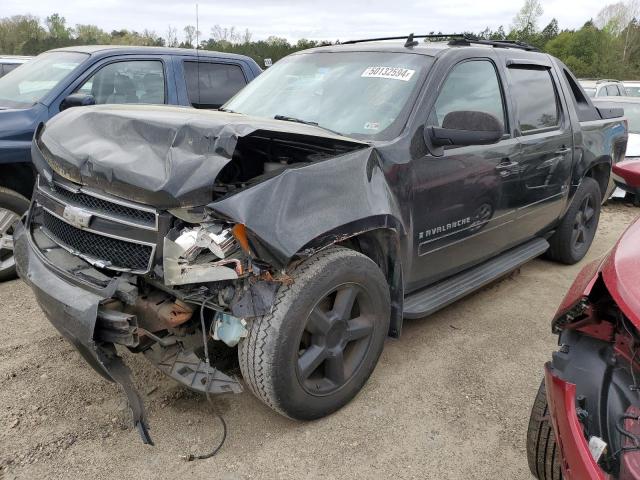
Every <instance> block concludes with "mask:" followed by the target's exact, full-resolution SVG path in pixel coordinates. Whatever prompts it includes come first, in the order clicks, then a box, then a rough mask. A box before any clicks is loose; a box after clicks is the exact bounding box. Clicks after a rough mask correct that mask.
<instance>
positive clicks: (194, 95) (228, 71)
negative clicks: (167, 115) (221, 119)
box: [176, 57, 249, 109]
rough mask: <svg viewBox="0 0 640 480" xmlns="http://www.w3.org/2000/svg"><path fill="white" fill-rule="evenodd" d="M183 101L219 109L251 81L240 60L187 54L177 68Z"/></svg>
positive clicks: (183, 103) (206, 107)
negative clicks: (238, 61) (189, 55)
mask: <svg viewBox="0 0 640 480" xmlns="http://www.w3.org/2000/svg"><path fill="white" fill-rule="evenodd" d="M176 75H177V76H179V77H181V78H179V79H178V78H176V81H177V83H178V84H179V85H181V86H182V88H179V90H178V96H179V97H180V103H181V104H182V105H191V106H192V107H195V108H203V109H217V108H220V107H221V106H222V105H223V104H224V103H226V102H227V100H229V99H230V98H231V97H232V96H234V95H235V94H236V93H238V92H239V91H240V90H241V89H242V88H244V86H245V85H246V84H247V83H249V78H248V77H247V74H246V72H245V71H244V69H243V68H242V65H240V64H239V63H234V62H232V61H226V60H224V59H220V60H218V59H215V58H210V57H199V58H198V57H184V58H182V59H181V62H180V65H179V67H178V68H177V69H176Z"/></svg>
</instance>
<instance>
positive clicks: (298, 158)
mask: <svg viewBox="0 0 640 480" xmlns="http://www.w3.org/2000/svg"><path fill="white" fill-rule="evenodd" d="M73 110H75V112H74V111H73ZM80 110H82V112H80ZM160 111H162V115H164V116H165V118H164V119H163V121H161V122H160V121H157V119H156V117H155V116H154V115H156V116H157V115H158V112H160ZM192 116H193V114H192V113H191V112H190V111H189V110H184V109H166V110H165V109H163V110H158V111H157V112H156V111H154V110H153V108H151V107H149V108H147V109H131V110H129V109H125V110H121V109H118V108H106V107H96V108H95V109H70V110H69V111H68V112H64V113H63V114H61V115H58V116H56V117H55V118H54V119H53V120H52V121H51V122H50V123H49V124H47V126H46V127H44V128H42V129H40V130H39V131H38V132H37V133H36V136H35V139H34V142H33V147H32V156H33V158H34V163H35V164H36V166H37V168H38V172H39V178H38V182H37V185H36V190H35V193H34V197H33V201H32V205H31V209H30V211H29V213H28V215H27V217H26V220H25V222H24V224H23V225H20V226H19V227H18V228H17V230H16V234H15V237H14V238H15V243H16V246H15V255H16V263H17V266H18V271H19V274H20V276H21V277H22V278H23V279H24V280H25V281H26V282H27V283H29V284H30V285H31V287H32V288H33V290H34V292H35V293H36V297H37V299H38V302H39V304H40V305H41V307H42V309H43V311H44V312H45V314H46V315H47V317H48V318H49V320H50V321H51V323H52V324H53V325H54V326H55V327H56V328H57V329H58V330H59V331H60V332H61V333H62V334H63V335H64V336H65V338H66V339H67V340H69V341H70V342H71V343H72V344H74V345H75V346H76V347H77V348H78V350H79V351H80V353H81V354H82V355H83V356H84V358H85V359H86V360H87V361H88V362H89V363H90V364H91V365H92V366H93V368H95V369H96V370H97V371H98V372H99V373H100V374H101V375H102V376H103V377H105V378H106V379H108V380H112V381H115V382H117V383H119V384H120V385H121V386H122V388H123V389H124V391H125V393H126V395H127V398H128V400H129V404H130V406H131V408H132V411H133V416H134V421H135V423H136V426H137V427H138V429H139V431H140V433H141V435H142V438H143V440H144V441H145V442H146V443H150V442H151V439H150V438H149V436H148V433H147V429H146V418H145V414H144V408H143V404H142V401H141V399H140V397H139V395H138V394H137V392H136V390H135V388H134V387H133V384H132V382H131V380H130V374H129V371H128V369H127V367H126V366H125V365H124V363H123V362H122V360H121V359H120V357H119V356H118V355H117V352H116V349H115V346H116V345H119V346H121V347H125V348H127V349H129V350H130V351H131V352H134V353H142V354H143V355H144V356H145V357H146V358H147V359H148V360H149V361H151V362H152V363H153V364H154V365H155V366H156V367H158V368H159V369H160V370H161V371H163V372H164V373H166V374H167V375H168V376H170V377H171V378H173V379H174V380H176V381H178V382H179V383H181V384H182V385H184V386H186V387H188V388H190V389H192V390H195V391H198V392H201V393H207V394H209V393H238V392H240V391H242V386H241V384H240V382H239V381H238V379H237V378H236V377H235V376H234V375H233V373H234V372H235V367H236V363H235V362H236V361H237V360H236V355H235V351H234V348H235V347H236V345H237V344H238V343H239V342H241V341H242V339H243V338H244V337H245V336H246V334H247V322H248V321H250V320H251V319H252V318H253V317H258V316H262V315H265V314H266V313H268V312H269V311H270V310H271V308H272V306H273V304H274V300H275V296H276V294H277V291H278V288H279V286H280V285H281V284H282V283H287V282H291V281H292V279H291V278H289V277H288V276H287V275H286V273H285V272H286V269H285V267H286V265H287V264H288V263H289V262H290V261H291V259H292V257H294V255H295V254H296V252H299V251H302V250H303V247H306V246H309V245H313V249H319V248H323V247H324V246H326V245H325V244H324V243H320V244H315V243H313V240H315V239H317V238H319V237H322V235H321V234H323V233H327V232H335V233H336V234H335V236H333V237H332V236H331V235H329V236H327V237H326V238H346V237H348V232H342V231H340V230H339V228H338V227H340V226H343V225H349V224H352V223H353V222H355V221H357V220H361V219H362V218H374V219H375V220H374V221H373V223H372V224H371V225H373V226H375V227H386V226H389V225H390V221H389V220H388V219H389V218H391V216H392V215H391V213H393V212H392V211H391V210H392V205H394V203H393V202H392V201H391V195H387V196H385V195H381V192H385V191H388V189H387V188H386V184H385V183H384V174H383V173H382V171H381V168H379V167H380V165H379V163H378V161H377V154H376V152H375V149H373V148H371V147H369V146H368V145H366V144H363V143H360V142H357V141H355V140H351V139H347V138H344V137H339V136H335V135H332V134H328V133H325V132H322V131H320V130H316V129H314V127H309V126H306V125H287V126H286V128H283V127H282V125H281V124H282V122H276V121H262V123H260V124H259V125H253V124H252V125H249V124H245V123H238V120H237V119H235V122H236V123H235V124H234V123H233V122H232V121H231V120H232V116H230V115H228V114H218V115H217V116H212V117H210V118H209V117H207V114H206V113H201V114H199V116H197V117H195V116H194V117H193V119H192V118H191V117H192ZM203 118H204V120H202V119H203ZM290 130H292V131H290ZM105 131H109V132H111V133H112V134H113V135H105V134H104V132H105ZM68 132H74V135H70V134H69V133H68ZM96 139H99V140H98V141H93V140H96ZM132 152H133V153H132ZM321 160H322V162H321ZM299 167H304V168H299ZM338 191H340V192H348V195H350V196H351V198H352V201H349V202H347V203H348V206H349V208H346V209H345V204H344V203H340V204H339V205H338V206H336V205H335V198H332V197H331V192H338ZM294 197H295V198H294ZM343 198H344V195H343ZM329 204H334V205H332V206H331V208H329V207H328V206H327V205H329ZM318 209H320V210H324V211H325V212H326V215H323V216H322V217H316V218H312V217H311V215H310V214H311V212H314V211H317V210H318ZM371 225H370V227H371ZM345 233H346V234H345ZM325 243H326V242H325ZM313 249H309V248H307V250H313ZM203 339H205V340H204V341H203ZM205 347H208V348H205ZM206 351H208V352H210V353H211V355H209V358H207V355H206V354H205V352H206ZM207 360H209V361H207Z"/></svg>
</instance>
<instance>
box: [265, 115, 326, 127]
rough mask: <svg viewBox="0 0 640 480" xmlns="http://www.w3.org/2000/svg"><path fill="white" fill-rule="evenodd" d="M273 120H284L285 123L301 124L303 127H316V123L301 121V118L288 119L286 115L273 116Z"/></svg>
mask: <svg viewBox="0 0 640 480" xmlns="http://www.w3.org/2000/svg"><path fill="white" fill-rule="evenodd" d="M273 118H274V120H284V121H285V122H295V123H303V124H305V125H313V126H314V127H318V126H319V125H318V122H312V121H310V120H302V119H301V118H296V117H289V116H287V115H275V116H274V117H273Z"/></svg>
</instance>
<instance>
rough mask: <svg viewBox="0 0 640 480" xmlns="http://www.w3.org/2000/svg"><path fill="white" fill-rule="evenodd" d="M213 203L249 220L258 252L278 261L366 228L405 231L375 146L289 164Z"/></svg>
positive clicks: (222, 211)
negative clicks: (287, 167) (306, 162)
mask: <svg viewBox="0 0 640 480" xmlns="http://www.w3.org/2000/svg"><path fill="white" fill-rule="evenodd" d="M209 208H211V209H212V210H213V211H215V212H216V213H218V214H220V215H222V216H224V217H226V218H229V219H231V220H232V221H234V222H237V223H242V224H244V225H245V226H246V227H247V229H248V232H247V234H248V236H249V239H250V241H251V243H252V246H254V247H255V250H256V251H257V252H256V253H257V255H258V256H259V257H261V258H263V257H266V258H263V259H265V260H270V261H272V262H273V263H274V264H275V265H277V266H279V267H284V266H286V265H287V264H288V263H289V262H290V261H291V259H292V258H293V257H294V256H296V255H298V254H300V253H304V250H305V249H306V248H308V247H312V248H321V247H324V246H327V245H329V244H331V243H336V242H338V241H340V240H343V239H345V238H348V237H351V236H354V235H357V234H359V233H362V232H364V231H368V230H373V229H378V228H389V229H393V230H395V231H397V232H398V234H399V235H403V234H404V233H405V228H404V226H403V223H402V216H401V212H400V208H399V206H398V204H397V202H396V199H395V196H394V194H393V192H392V190H391V188H390V187H389V185H388V183H387V179H386V177H385V174H384V171H383V168H382V162H381V159H380V156H379V153H378V151H377V149H376V148H375V147H368V148H364V149H361V150H357V151H354V152H350V153H346V154H344V155H340V156H337V157H334V158H330V159H327V160H323V161H321V162H317V163H313V164H310V165H306V166H304V167H301V168H290V169H287V170H284V171H282V173H280V174H279V175H278V176H276V177H273V178H270V179H267V180H265V181H263V182H261V183H258V184H257V185H255V186H253V187H251V188H247V189H245V190H242V191H239V192H238V193H235V194H233V195H229V196H227V197H225V198H223V199H221V200H219V201H216V202H213V203H211V204H210V205H209Z"/></svg>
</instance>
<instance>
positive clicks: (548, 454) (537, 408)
mask: <svg viewBox="0 0 640 480" xmlns="http://www.w3.org/2000/svg"><path fill="white" fill-rule="evenodd" d="M527 460H528V462H529V470H531V473H532V474H533V476H534V477H536V478H537V479H538V480H561V479H562V471H561V469H560V451H559V449H558V444H557V443H556V437H555V434H554V432H553V425H551V421H550V419H549V408H548V406H547V392H546V389H545V385H544V380H543V381H542V383H541V384H540V388H539V389H538V394H537V395H536V399H535V401H534V402H533V407H532V408H531V418H529V428H528V429H527Z"/></svg>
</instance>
